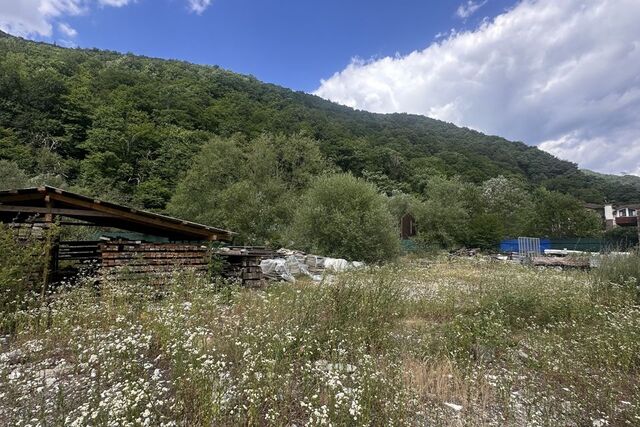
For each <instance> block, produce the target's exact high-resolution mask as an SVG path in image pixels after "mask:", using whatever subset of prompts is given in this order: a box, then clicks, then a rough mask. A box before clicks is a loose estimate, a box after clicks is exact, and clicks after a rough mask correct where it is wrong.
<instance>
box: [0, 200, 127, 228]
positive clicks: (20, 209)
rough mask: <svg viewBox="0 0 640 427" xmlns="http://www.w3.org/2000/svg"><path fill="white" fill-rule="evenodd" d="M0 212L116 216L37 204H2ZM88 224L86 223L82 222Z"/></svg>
mask: <svg viewBox="0 0 640 427" xmlns="http://www.w3.org/2000/svg"><path fill="white" fill-rule="evenodd" d="M0 212H17V213H38V214H44V215H48V214H49V215H62V216H72V217H73V216H82V217H94V218H95V217H100V218H115V215H112V214H109V213H105V212H96V211H89V210H86V209H67V208H53V207H51V208H39V207H35V206H17V205H2V204H0ZM50 221H51V219H45V222H50ZM82 225H86V224H82Z"/></svg>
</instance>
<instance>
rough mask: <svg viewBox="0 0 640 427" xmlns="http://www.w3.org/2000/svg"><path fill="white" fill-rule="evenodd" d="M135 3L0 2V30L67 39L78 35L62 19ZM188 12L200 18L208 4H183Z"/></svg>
mask: <svg viewBox="0 0 640 427" xmlns="http://www.w3.org/2000/svg"><path fill="white" fill-rule="evenodd" d="M136 1H137V0H0V29H1V30H3V31H6V32H7V33H10V34H14V35H17V36H21V37H32V36H42V37H51V36H52V35H53V29H54V28H57V29H58V30H59V31H60V33H61V34H62V35H64V36H67V37H75V36H76V35H77V31H76V30H74V29H73V28H72V27H70V26H69V24H67V23H65V22H62V21H61V19H64V17H70V16H78V15H84V14H87V13H89V12H90V11H91V8H92V7H123V6H127V5H129V4H132V3H135V2H136ZM185 1H187V4H188V5H189V9H190V10H191V11H193V12H196V13H197V14H201V13H202V12H204V10H205V9H206V8H207V7H208V6H209V4H210V3H211V0H185Z"/></svg>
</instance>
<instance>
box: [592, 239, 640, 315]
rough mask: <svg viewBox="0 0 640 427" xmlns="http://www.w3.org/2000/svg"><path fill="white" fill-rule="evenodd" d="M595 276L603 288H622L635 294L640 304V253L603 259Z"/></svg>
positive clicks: (610, 256)
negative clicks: (611, 286) (615, 286)
mask: <svg viewBox="0 0 640 427" xmlns="http://www.w3.org/2000/svg"><path fill="white" fill-rule="evenodd" d="M594 275H595V277H596V280H597V281H598V282H599V283H600V285H601V286H604V287H609V286H610V285H612V284H613V285H618V286H622V287H623V288H626V289H627V290H628V291H630V292H632V293H634V294H635V299H636V301H637V302H640V252H637V251H636V252H632V253H631V255H628V256H625V255H608V256H606V257H603V259H602V261H601V262H600V266H599V267H598V268H597V269H596V270H595V271H594Z"/></svg>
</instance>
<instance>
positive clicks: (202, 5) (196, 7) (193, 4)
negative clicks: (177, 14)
mask: <svg viewBox="0 0 640 427" xmlns="http://www.w3.org/2000/svg"><path fill="white" fill-rule="evenodd" d="M210 5H211V0H189V10H191V11H192V12H195V13H197V14H198V15H200V14H202V13H203V12H204V11H205V10H207V8H208V7H209V6H210Z"/></svg>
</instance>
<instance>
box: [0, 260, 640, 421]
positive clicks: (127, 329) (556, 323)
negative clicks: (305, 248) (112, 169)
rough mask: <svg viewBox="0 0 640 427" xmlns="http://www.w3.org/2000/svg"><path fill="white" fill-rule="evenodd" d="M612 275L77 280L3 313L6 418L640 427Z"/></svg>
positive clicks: (0, 376)
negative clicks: (8, 329) (267, 281)
mask: <svg viewBox="0 0 640 427" xmlns="http://www.w3.org/2000/svg"><path fill="white" fill-rule="evenodd" d="M616 271H617V270H616ZM604 272H605V270H602V273H600V274H599V275H596V274H593V273H587V272H562V271H555V270H537V269H532V268H526V267H521V266H513V265H504V264H498V263H492V262H489V261H486V260H483V259H477V260H448V259H444V258H441V259H432V260H420V259H414V260H409V259H405V260H402V261H401V262H400V263H398V264H394V265H389V266H385V267H378V268H370V269H367V270H363V271H358V272H352V273H347V274H343V275H340V276H338V277H336V278H334V279H333V280H331V281H327V282H326V283H323V284H320V285H318V284H313V283H308V282H298V283H296V284H293V285H292V284H276V285H272V286H269V287H268V288H267V289H265V290H243V289H239V288H235V287H229V286H225V285H224V284H222V283H217V284H213V285H212V284H211V283H210V282H207V281H205V280H203V279H201V278H198V277H193V276H190V275H188V274H182V275H176V276H175V277H174V278H173V279H172V280H171V283H168V284H167V285H166V286H165V287H163V288H161V289H159V288H152V287H149V286H146V285H145V284H141V283H111V284H106V285H105V286H104V287H103V288H101V289H100V291H99V292H98V291H96V289H94V288H93V287H91V286H88V285H87V286H84V287H76V288H74V289H70V290H67V291H63V292H58V293H57V294H56V295H55V296H54V297H53V302H52V304H51V305H50V307H49V308H48V309H46V308H45V309H37V308H36V309H31V310H27V311H20V312H18V313H16V314H15V315H14V314H10V313H3V316H4V317H5V319H4V320H5V323H6V321H7V319H6V318H7V317H8V316H11V319H10V320H11V324H12V325H13V326H12V329H13V332H12V333H11V334H10V335H6V336H4V338H3V342H2V344H1V346H2V347H1V351H2V354H1V355H0V424H1V425H14V426H26V425H31V426H36V425H47V426H49V425H70V426H84V425H100V426H103V425H104V426H107V425H109V426H125V425H149V426H155V425H203V426H204V425H206V426H211V425H282V426H293V425H297V426H300V425H334V426H337V425H350V426H351V425H353V426H358V425H380V426H391V425H429V426H440V425H442V426H462V425H465V426H466V425H469V426H476V425H495V426H505V425H517V426H558V425H563V426H605V425H611V426H617V425H640V310H639V309H638V307H637V306H636V305H635V304H636V298H637V295H636V289H635V287H636V285H637V283H635V282H631V281H630V280H627V279H626V278H625V276H624V275H623V276H622V278H621V279H616V281H615V283H612V282H610V281H609V280H608V277H607V276H606V275H604ZM47 326H48V327H47Z"/></svg>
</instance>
